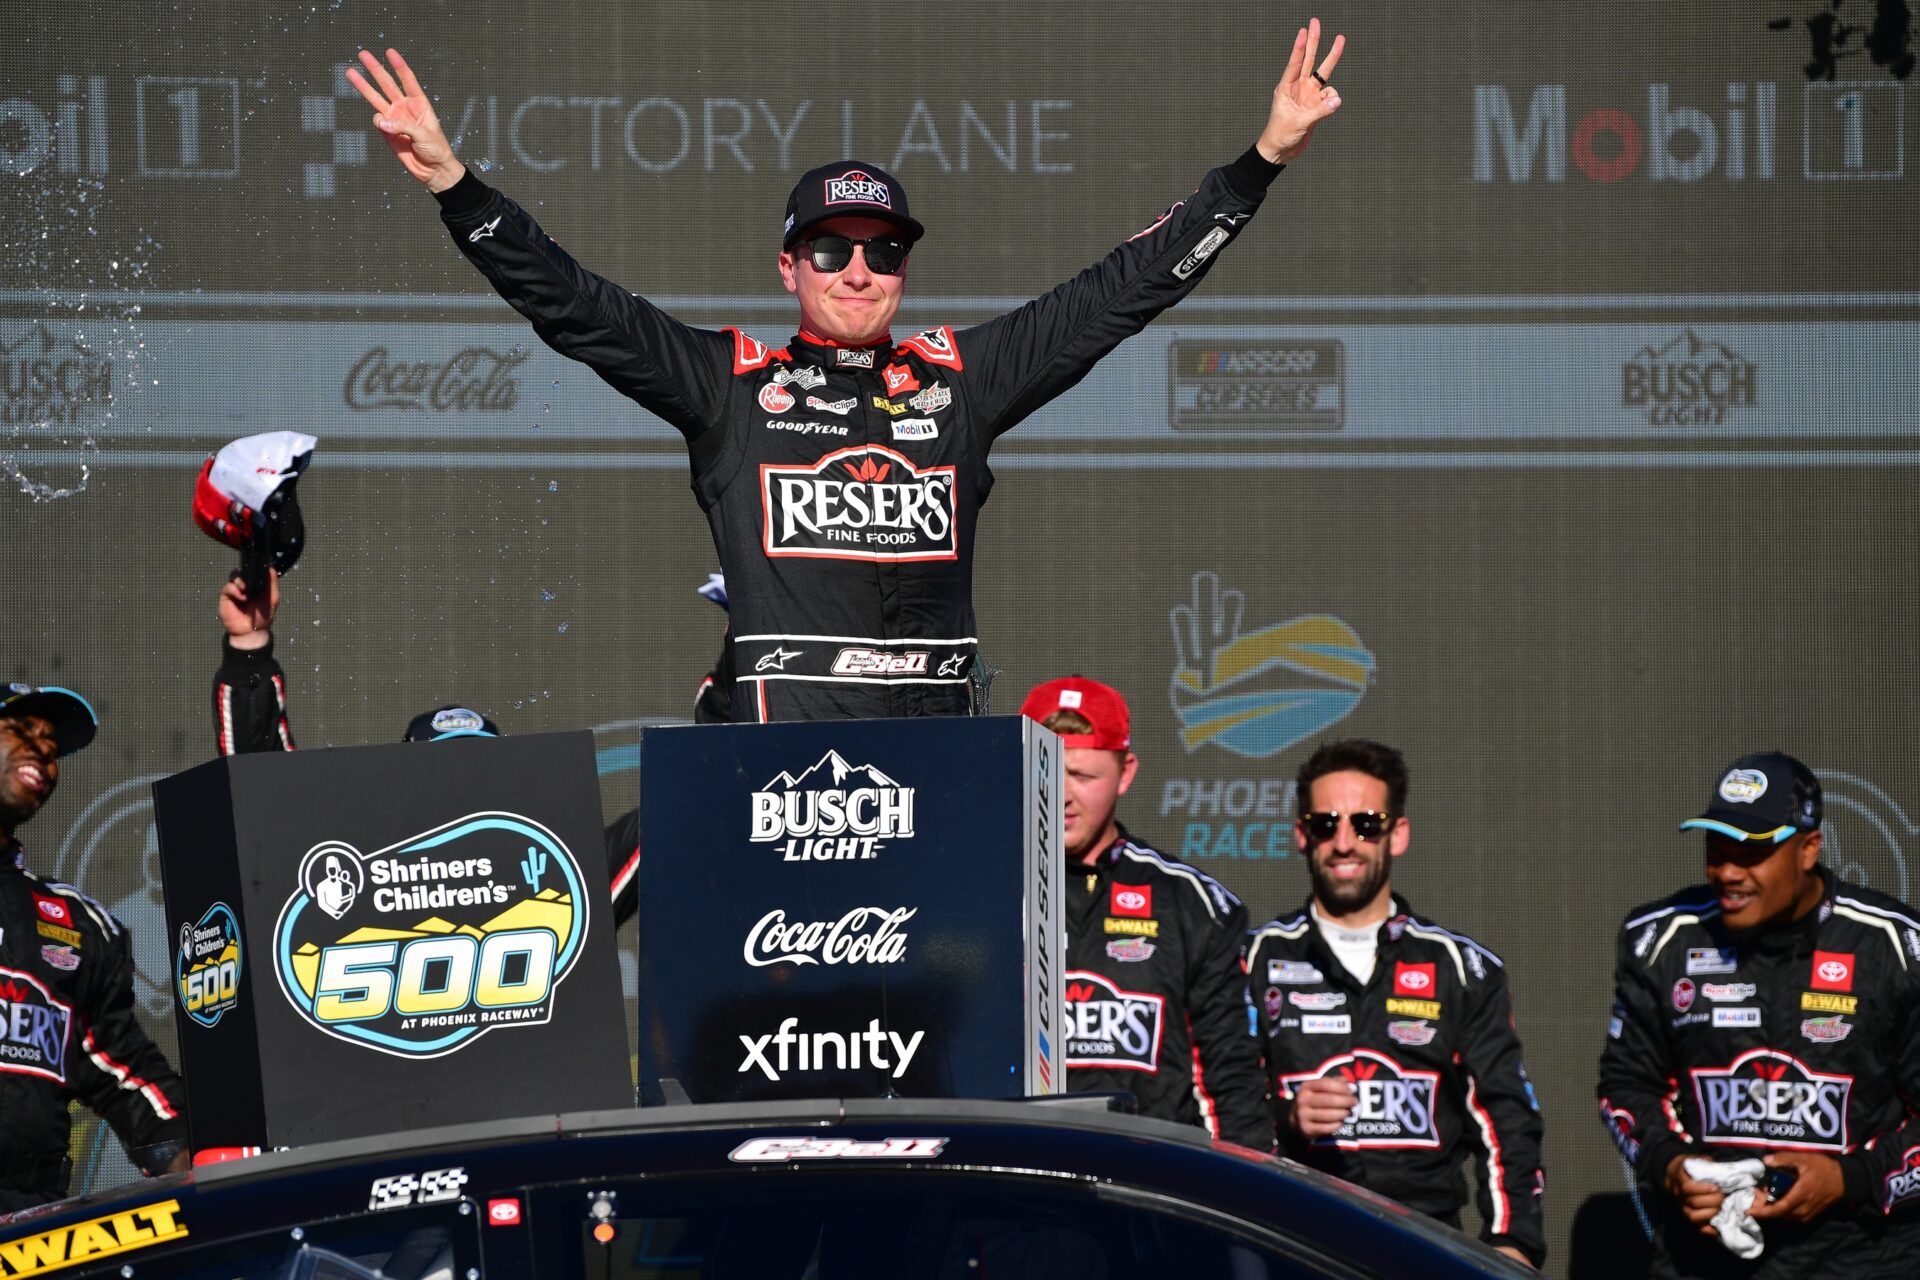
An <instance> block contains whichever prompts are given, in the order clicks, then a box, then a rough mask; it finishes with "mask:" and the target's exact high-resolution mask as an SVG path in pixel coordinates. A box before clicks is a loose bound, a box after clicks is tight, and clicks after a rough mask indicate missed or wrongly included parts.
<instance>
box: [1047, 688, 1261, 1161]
mask: <svg viewBox="0 0 1920 1280" xmlns="http://www.w3.org/2000/svg"><path fill="white" fill-rule="evenodd" d="M1021 714H1023V715H1026V716H1029V717H1031V718H1032V719H1034V720H1037V721H1039V722H1040V723H1041V724H1043V725H1045V726H1046V727H1047V728H1049V729H1052V730H1053V731H1054V732H1055V733H1058V734H1059V735H1060V744H1061V746H1062V747H1063V748H1064V750H1065V760H1064V767H1063V769H1062V771H1061V772H1062V786H1061V799H1062V804H1061V813H1062V818H1063V825H1064V827H1065V839H1064V841H1063V844H1064V849H1065V855H1066V864H1067V865H1066V876H1065V877H1064V879H1063V881H1062V883H1063V884H1064V885H1065V893H1064V896H1063V899H1064V900H1063V907H1064V913H1065V915H1066V924H1067V954H1066V970H1065V973H1064V975H1063V982H1062V986H1063V990H1064V992H1065V995H1066V1002H1065V1003H1066V1009H1065V1021H1064V1023H1063V1024H1062V1032H1061V1041H1062V1044H1061V1057H1062V1059H1063V1060H1064V1061H1065V1063H1066V1065H1067V1088H1068V1089H1069V1090H1072V1091H1074V1092H1077V1093H1131V1094H1132V1095H1133V1096H1134V1097H1135V1099H1137V1100H1138V1102H1139V1105H1140V1112H1141V1114H1143V1115H1149V1116H1157V1117H1159V1118H1160V1119H1162V1120H1175V1121H1180V1122H1182V1123H1185V1124H1193V1125H1199V1126H1200V1127H1202V1128H1204V1129H1205V1130H1206V1131H1207V1133H1208V1134H1209V1135H1211V1136H1213V1137H1215V1138H1224V1139H1226V1140H1227V1141H1229V1142H1237V1143H1239V1144H1240V1145H1241V1146H1244V1147H1251V1148H1253V1149H1254V1150H1255V1151H1267V1150H1270V1149H1271V1148H1272V1146H1273V1121H1272V1118H1271V1117H1270V1116H1269V1115H1268V1112H1267V1090H1266V1085H1265V1083H1264V1082H1263V1080H1262V1078H1261V1072H1260V1051H1259V1048H1258V1046H1257V1045H1256V1044H1255V1043H1254V1040H1253V1036H1252V1034H1251V1033H1252V1027H1251V1026H1250V1024H1249V1018H1248V1009H1247V979H1246V970H1245V969H1244V968H1242V967H1241V964H1240V947H1241V945H1242V943H1243V942H1244V940H1245V938H1246V933H1247V909H1246V907H1244V906H1242V905H1241V903H1240V899H1238V898H1236V897H1234V896H1233V894H1231V893H1229V892H1228V891H1227V890H1226V888H1225V887H1224V886H1223V885H1221V883H1220V882H1219V881H1217V880H1215V879H1214V878H1213V877H1212V876H1209V875H1206V874H1205V873H1203V872H1201V871H1197V870H1195V869H1194V868H1192V867H1190V866H1188V865H1186V864H1185V863H1184V862H1181V861H1180V860H1179V859H1178V858H1174V857H1169V856H1168V855H1166V854H1164V853H1161V852H1160V851H1159V850H1157V849H1154V848H1152V847H1150V846H1148V845H1147V844H1145V843H1144V842H1142V841H1140V840H1136V839H1134V838H1133V836H1131V835H1130V834H1128V832H1127V830H1126V828H1125V827H1123V826H1121V825H1120V823H1119V822H1118V821H1117V820H1116V819H1115V817H1114V807H1115V805H1116V803H1117V802H1118V800H1119V797H1120V796H1121V795H1123V794H1125V792H1126V790H1127V788H1128V787H1129V786H1131V785H1132V782H1133V777H1134V774H1135V772H1136V771H1137V770H1138V768H1139V764H1140V762H1139V759H1138V758H1137V757H1136V756H1135V755H1134V754H1133V752H1132V750H1131V745H1132V740H1133V739H1132V731H1131V727H1130V726H1131V721H1132V716H1131V714H1130V713H1129V711H1128V709H1127V704H1126V700H1125V699H1124V698H1122V697H1121V696H1120V693H1119V691H1118V690H1116V689H1114V688H1113V687H1112V686H1111V685H1105V684H1102V683H1100V682H1099V681H1098V680H1088V679H1086V678H1085V677H1083V676H1068V677H1067V678H1065V679H1061V680H1050V681H1048V682H1047V683H1045V684H1042V685H1038V686H1036V687H1035V688H1034V689H1033V691H1032V692H1031V693H1029V694H1028V695H1027V699H1026V702H1025V704H1024V705H1023V706H1022V707H1021Z"/></svg>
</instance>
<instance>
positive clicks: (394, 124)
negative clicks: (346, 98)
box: [347, 49, 467, 191]
mask: <svg viewBox="0 0 1920 1280" xmlns="http://www.w3.org/2000/svg"><path fill="white" fill-rule="evenodd" d="M387 61H388V62H390V63H392V64H393V70H392V71H391V72H390V71H388V70H387V68H386V67H384V66H382V65H381V64H380V59H378V58H376V57H374V56H373V55H372V54H371V53H368V52H367V51H366V50H365V49H362V50H361V51H360V65H361V66H363V67H365V68H366V69H367V71H366V75H362V74H361V73H360V72H359V71H358V70H357V69H355V68H353V67H349V68H347V80H348V82H349V83H350V84H352V85H353V87H354V88H356V89H358V90H359V91H360V96H361V97H363V98H365V99H366V100H367V105H368V106H370V107H372V108H373V112H374V115H373V125H374V128H376V129H378V130H380V136H381V137H383V138H385V139H386V140H387V145H388V146H389V147H392V148H393V154H395V155H397V156H399V157H400V163H401V164H403V165H405V166H406V168H407V172H408V173H410V174H412V175H413V176H414V177H415V178H417V179H419V180H420V181H421V182H424V183H426V184H427V189H428V190H429V191H445V190H446V189H447V188H449V187H451V186H452V185H453V184H454V183H456V182H458V181H460V179H461V177H462V175H464V174H465V173H466V171H467V167H466V166H465V165H463V164H461V163H460V161H459V159H458V158H457V157H456V156H455V155H454V154H453V144H452V143H450V142H448V141H447V132H446V130H445V129H442V128H441V127H440V117H439V116H436V115H435V114H434V113H433V103H432V102H430V101H428V100H427V91H426V90H425V89H422V88H421V87H420V80H419V77H417V76H415V75H414V74H413V68H412V67H409V66H408V65H407V60H406V59H405V58H403V57H401V56H400V51H399V50H398V49H389V50H387ZM368 76H371V77H372V80H371V81H369V80H368V78H367V77H368ZM396 76H398V77H399V78H398V79H395V77H396Z"/></svg>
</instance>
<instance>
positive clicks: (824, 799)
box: [748, 751, 913, 862]
mask: <svg viewBox="0 0 1920 1280" xmlns="http://www.w3.org/2000/svg"><path fill="white" fill-rule="evenodd" d="M752 806H753V808H752V812H751V814H750V817H749V826H750V831H749V834H748V839H749V840H751V841H752V842H753V843H755V844H776V845H778V846H779V847H780V851H781V855H780V857H781V861H783V862H808V861H827V862H831V861H840V860H844V859H857V858H874V857H878V856H879V855H880V853H881V851H882V850H884V849H885V848H886V847H887V845H886V842H887V841H889V840H909V839H912V837H913V788H912V787H903V786H901V785H900V784H899V783H897V782H895V781H894V780H893V779H892V778H889V777H888V776H887V775H886V774H884V773H882V772H880V771H879V770H878V769H876V768H874V767H873V766H872V765H870V764H860V765H856V764H849V763H847V759H846V757H845V756H842V755H841V754H840V753H839V752H838V751H828V752H827V754H825V755H824V756H821V757H820V760H819V762H818V763H817V764H815V765H814V766H813V767H812V768H810V769H808V770H806V771H805V772H804V773H802V774H801V775H800V776H799V777H797V778H796V777H795V776H794V775H792V774H791V773H788V772H786V771H785V770H782V771H781V772H780V773H779V774H778V775H777V776H776V777H774V778H773V780H772V781H770V782H768V783H767V785H766V786H765V787H763V788H761V789H760V790H758V791H756V792H754V793H753V799H752Z"/></svg>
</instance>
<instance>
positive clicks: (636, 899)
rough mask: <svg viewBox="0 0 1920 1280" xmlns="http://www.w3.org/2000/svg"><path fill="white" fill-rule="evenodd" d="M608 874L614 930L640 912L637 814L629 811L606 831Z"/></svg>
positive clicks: (638, 825) (637, 812) (638, 814)
mask: <svg viewBox="0 0 1920 1280" xmlns="http://www.w3.org/2000/svg"><path fill="white" fill-rule="evenodd" d="M606 839H607V874H608V875H609V876H611V877H612V878H613V927H614V928H616V929H618V928H619V927H620V926H621V925H623V924H625V923H626V922H627V921H629V920H631V919H633V916H634V913H635V912H636V911H638V910H640V811H639V810H638V809H629V810H627V811H626V812H625V813H623V814H621V815H620V816H619V817H617V818H615V819H614V820H613V825H612V826H610V827H608V828H607V831H606Z"/></svg>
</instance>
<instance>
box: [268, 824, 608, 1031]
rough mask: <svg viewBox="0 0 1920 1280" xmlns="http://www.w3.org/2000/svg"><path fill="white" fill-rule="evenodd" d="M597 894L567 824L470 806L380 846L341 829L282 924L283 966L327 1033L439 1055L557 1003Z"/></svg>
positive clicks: (279, 951) (297, 1003)
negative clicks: (357, 843)
mask: <svg viewBox="0 0 1920 1280" xmlns="http://www.w3.org/2000/svg"><path fill="white" fill-rule="evenodd" d="M598 892H601V893H604V892H605V890H604V889H599V890H598ZM594 896H595V891H594V890H590V889H588V888H587V886H586V885H585V883H584V882H583V881H582V879H581V875H580V868H579V865H578V864H577V863H576V862H575V861H574V858H573V855H572V853H570V852H569V851H568V850H567V847H566V845H565V844H563V843H562V842H561V841H560V838H559V837H558V836H556V835H554V834H553V832H551V831H549V830H547V828H545V827H544V826H542V825H540V824H539V823H538V822H535V821H534V820H533V819H531V818H524V817H521V816H520V815H519V814H513V813H474V814H469V815H467V816H466V817H464V818H459V819H456V820H455V821H453V822H449V823H447V824H445V825H444V826H439V827H435V828H434V829H433V830H431V831H424V832H422V833H420V834H419V835H417V836H413V837H411V838H409V839H406V840H402V841H400V842H399V843H398V844H392V845H388V846H387V847H386V848H384V849H380V850H378V851H376V852H374V853H365V854H363V853H361V852H360V851H359V850H357V849H355V848H354V847H353V846H352V845H348V844H344V843H341V842H338V841H328V842H325V843H322V844H319V845H316V846H314V847H313V848H312V849H311V850H309V851H308V853H307V856H306V858H305V859H303V860H302V862H301V864H300V874H299V886H298V887H297V889H296V890H295V892H294V894H293V896H292V897H291V898H289V899H288V900H287V905H286V906H285V907H283V908H282V909H281V912H280V918H279V920H278V922H277V923H276V924H275V925H274V931H273V950H274V969H275V972H276V974H277V975H278V977H279V979H280V989H281V990H282V991H283V992H285V994H286V997H287V999H288V1001H290V1002H291V1003H292V1004H293V1006H294V1008H295V1009H297V1010H298V1011H299V1012H300V1016H301V1017H303V1018H305V1019H306V1020H307V1021H308V1022H310V1023H312V1024H313V1025H314V1026H315V1027H317V1028H319V1029H320V1030H321V1031H324V1032H326V1033H327V1034H328V1035H330V1036H334V1037H336V1038H338V1039H341V1040H346V1041H350V1042H352V1043H355V1044H360V1045H365V1046H366V1047H368V1048H370V1049H376V1050H379V1051H380V1052H382V1053H390V1054H393V1055H395V1056H396V1057H402V1058H436V1057H439V1056H441V1055H442V1054H447V1053H452V1052H453V1051H455V1050H456V1049H459V1048H460V1047H461V1046H463V1045H465V1044H469V1043H471V1042H472V1041H473V1040H474V1039H475V1038H476V1037H478V1036H480V1035H483V1034H485V1033H486V1032H488V1031H493V1030H497V1029H500V1028H503V1027H504V1028H513V1027H518V1026H526V1025H529V1024H537V1023H542V1022H545V1021H547V1020H548V1019H549V1018H550V1017H551V1016H552V1014H553V1001H554V996H555V991H556V989H557V988H558V987H559V985H560V983H561V981H562V980H564V979H565V978H566V976H567V973H568V971H569V970H571V969H572V968H573V963H574V961H575V960H576V959H577V958H578V957H579V955H580V949H581V946H582V945H583V944H584V942H585V940H586V935H587V918H588V915H589V910H588V907H589V904H590V903H591V901H592V899H593V897H594Z"/></svg>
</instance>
